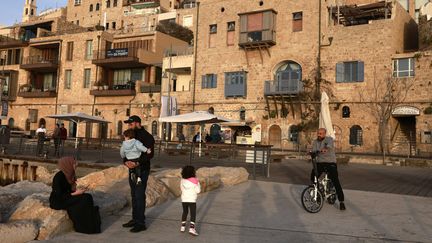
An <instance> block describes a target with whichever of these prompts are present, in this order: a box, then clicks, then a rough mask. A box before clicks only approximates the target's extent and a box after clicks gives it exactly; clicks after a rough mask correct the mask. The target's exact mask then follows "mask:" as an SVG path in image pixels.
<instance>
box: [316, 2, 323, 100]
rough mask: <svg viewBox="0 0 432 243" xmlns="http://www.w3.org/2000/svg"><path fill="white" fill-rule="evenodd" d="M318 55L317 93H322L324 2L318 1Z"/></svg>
mask: <svg viewBox="0 0 432 243" xmlns="http://www.w3.org/2000/svg"><path fill="white" fill-rule="evenodd" d="M318 2H319V7H318V55H317V73H316V82H315V92H316V93H317V94H319V93H320V89H321V15H322V13H321V12H322V8H321V7H322V6H321V5H322V0H318Z"/></svg>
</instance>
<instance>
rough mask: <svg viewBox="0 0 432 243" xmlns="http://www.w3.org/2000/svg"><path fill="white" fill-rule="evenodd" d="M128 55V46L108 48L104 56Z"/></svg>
mask: <svg viewBox="0 0 432 243" xmlns="http://www.w3.org/2000/svg"><path fill="white" fill-rule="evenodd" d="M128 55H129V50H128V48H117V49H109V50H107V52H106V57H127V56H128Z"/></svg>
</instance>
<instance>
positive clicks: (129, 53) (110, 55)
mask: <svg viewBox="0 0 432 243" xmlns="http://www.w3.org/2000/svg"><path fill="white" fill-rule="evenodd" d="M141 49H143V48H135V47H125V48H120V47H119V48H112V49H108V50H101V51H99V52H98V51H94V52H93V60H106V59H113V60H115V59H116V58H126V57H133V58H138V53H139V51H140V50H141Z"/></svg>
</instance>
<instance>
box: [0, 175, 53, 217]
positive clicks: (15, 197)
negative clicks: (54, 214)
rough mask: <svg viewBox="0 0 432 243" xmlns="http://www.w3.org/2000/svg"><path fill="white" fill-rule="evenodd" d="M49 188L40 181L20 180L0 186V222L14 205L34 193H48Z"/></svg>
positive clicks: (11, 210) (10, 211)
mask: <svg viewBox="0 0 432 243" xmlns="http://www.w3.org/2000/svg"><path fill="white" fill-rule="evenodd" d="M50 191H51V188H50V187H49V186H47V185H45V184H43V183H41V182H29V181H20V182H17V183H15V184H10V185H8V186H5V187H1V188H0V218H1V220H0V222H6V221H7V220H8V218H9V216H10V215H11V214H12V212H13V210H14V207H15V206H16V205H17V204H18V203H19V202H21V201H22V200H24V198H25V197H27V196H29V195H32V194H34V193H49V192H50Z"/></svg>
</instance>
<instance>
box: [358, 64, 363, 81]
mask: <svg viewBox="0 0 432 243" xmlns="http://www.w3.org/2000/svg"><path fill="white" fill-rule="evenodd" d="M356 81H357V82H363V81H364V62H357V80H356Z"/></svg>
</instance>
